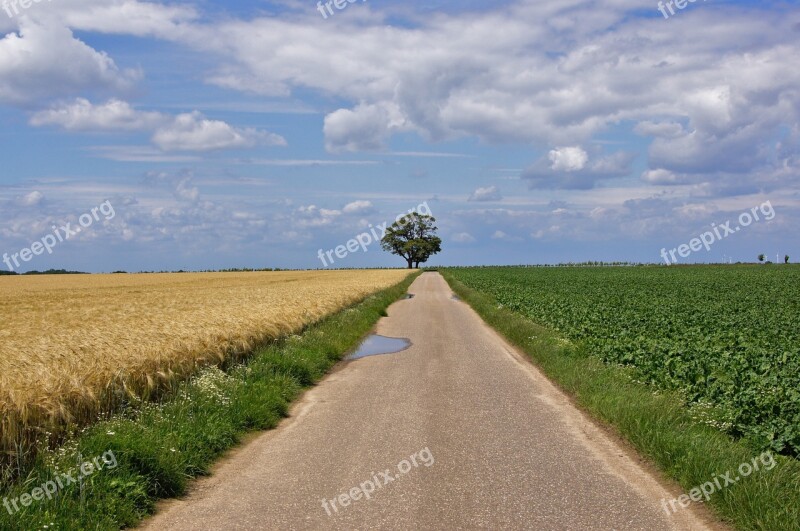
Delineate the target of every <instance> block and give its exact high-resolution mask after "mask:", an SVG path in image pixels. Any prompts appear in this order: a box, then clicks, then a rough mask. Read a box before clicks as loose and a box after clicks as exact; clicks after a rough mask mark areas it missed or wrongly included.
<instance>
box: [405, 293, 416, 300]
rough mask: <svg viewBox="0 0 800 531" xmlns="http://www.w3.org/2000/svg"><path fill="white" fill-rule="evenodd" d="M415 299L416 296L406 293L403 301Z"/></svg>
mask: <svg viewBox="0 0 800 531" xmlns="http://www.w3.org/2000/svg"><path fill="white" fill-rule="evenodd" d="M413 298H414V294H413V293H406V296H405V297H403V299H413Z"/></svg>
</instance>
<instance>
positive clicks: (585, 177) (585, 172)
mask: <svg viewBox="0 0 800 531" xmlns="http://www.w3.org/2000/svg"><path fill="white" fill-rule="evenodd" d="M554 153H555V154H556V155H554ZM633 159H634V155H633V154H632V153H628V152H625V151H617V152H615V153H612V154H610V155H606V156H603V155H601V154H598V155H597V156H596V157H595V158H594V159H591V158H590V157H589V154H588V153H586V152H585V151H584V150H583V149H580V148H577V149H574V148H561V149H558V150H552V151H550V153H549V154H548V156H547V158H546V159H545V158H544V157H542V158H540V159H539V160H538V161H536V162H535V163H533V164H532V165H531V166H529V167H528V168H526V169H525V170H524V171H523V172H522V174H521V175H520V178H521V179H523V180H525V181H527V182H528V185H529V186H530V187H531V188H536V189H551V190H587V189H590V188H594V187H595V186H596V185H597V183H599V182H601V181H603V180H609V179H615V178H619V177H625V176H627V175H629V174H630V172H631V163H632V162H633Z"/></svg>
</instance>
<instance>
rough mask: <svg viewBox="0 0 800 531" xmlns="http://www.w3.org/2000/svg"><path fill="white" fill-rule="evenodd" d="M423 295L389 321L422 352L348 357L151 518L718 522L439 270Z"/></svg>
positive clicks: (622, 525) (375, 524) (345, 525)
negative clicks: (276, 423) (694, 506)
mask: <svg viewBox="0 0 800 531" xmlns="http://www.w3.org/2000/svg"><path fill="white" fill-rule="evenodd" d="M410 292H411V293H415V294H416V297H415V298H413V299H410V300H404V301H400V302H398V303H396V304H394V305H393V306H392V307H391V308H390V309H389V317H387V318H384V319H382V320H381V322H380V323H379V326H378V332H379V333H381V334H384V335H387V336H392V337H406V338H409V339H411V341H412V342H413V346H412V347H411V348H409V349H408V350H405V351H403V352H399V353H396V354H390V355H384V356H374V357H369V358H363V359H359V360H355V361H352V362H346V363H344V364H342V365H341V366H340V367H339V368H338V369H337V370H336V371H335V372H334V373H333V374H331V375H330V376H329V377H328V378H326V379H325V381H323V382H322V383H321V384H320V385H319V386H317V387H315V388H314V389H312V390H311V391H309V392H308V393H307V394H306V395H305V397H304V398H303V400H302V401H301V402H300V403H299V404H298V405H297V406H296V407H295V408H294V409H293V414H292V417H291V418H289V419H287V420H285V421H284V422H283V423H282V424H281V426H280V427H279V428H278V429H276V430H273V431H271V432H267V433H265V434H262V435H259V436H258V437H257V438H255V439H253V440H252V441H250V442H249V443H248V444H247V445H245V446H244V447H242V448H241V449H239V450H237V451H236V452H235V453H234V454H233V455H231V456H230V457H229V458H228V459H226V460H225V461H224V462H223V463H222V464H221V465H220V466H218V467H217V469H216V470H215V473H214V475H213V476H212V477H210V478H207V479H203V480H201V481H200V482H198V484H197V486H196V488H194V489H193V491H192V493H191V494H190V495H189V496H188V497H186V498H185V499H183V500H179V501H173V502H168V503H167V504H165V505H163V506H162V507H161V510H160V512H159V514H158V515H157V516H156V517H155V518H153V519H151V520H150V521H148V522H146V524H145V527H146V528H148V529H154V530H155V529H158V530H163V529H185V530H198V529H370V528H375V529H377V528H382V529H468V528H469V529H475V528H484V529H501V528H512V529H537V530H551V529H552V530H556V529H558V530H562V529H574V530H585V529H607V530H624V529H625V530H627V529H642V530H644V529H646V530H648V531H656V530H667V529H692V530H701V529H710V527H707V526H706V525H704V524H703V522H702V521H701V520H700V517H698V516H697V515H696V514H694V513H693V512H692V510H689V509H682V510H681V511H680V512H679V513H678V514H675V515H673V516H667V515H666V514H665V513H664V511H663V509H662V506H661V499H662V498H665V497H668V498H670V499H671V498H673V497H675V496H676V495H678V494H680V492H677V491H675V490H674V489H673V490H672V492H671V493H669V492H667V490H665V488H664V487H662V486H661V485H660V484H659V483H658V482H657V481H656V480H655V479H654V478H653V476H652V475H650V474H649V473H648V472H646V471H645V470H644V469H643V468H642V467H641V466H640V465H639V464H638V462H637V460H636V458H635V456H631V455H630V454H629V453H628V452H627V451H626V450H625V449H623V448H622V447H621V446H620V445H618V444H616V443H615V442H614V441H612V440H611V439H610V438H609V437H608V436H606V435H605V434H604V432H602V431H601V430H600V429H598V428H597V427H596V426H595V425H594V424H593V423H591V422H590V421H588V420H587V419H586V418H585V417H584V416H583V415H582V414H581V413H580V412H578V411H577V410H576V409H575V408H574V407H572V406H571V405H570V403H569V402H568V400H567V399H566V398H565V397H564V396H563V395H562V394H561V393H560V392H559V391H558V390H556V389H555V388H554V386H553V385H552V384H550V383H549V382H548V381H547V380H546V379H545V378H544V377H543V376H542V375H541V374H540V373H539V372H538V371H537V370H536V369H535V368H533V366H531V365H530V364H529V363H528V362H527V361H525V360H523V358H522V357H521V356H520V355H519V354H517V353H516V352H515V351H514V350H513V349H512V348H511V347H509V346H508V345H507V344H506V343H505V342H504V341H503V340H502V339H501V338H500V337H499V336H498V335H497V334H496V333H495V332H494V331H493V330H491V329H490V328H489V327H488V326H487V325H486V324H485V323H484V322H483V321H482V320H481V319H480V318H479V317H478V316H477V314H475V313H474V312H473V311H472V309H470V308H469V307H468V306H467V305H465V304H464V303H461V302H458V301H455V300H453V299H452V298H451V291H450V289H449V287H448V286H447V283H446V282H445V281H444V279H443V278H442V277H441V276H440V275H439V274H438V273H425V274H423V275H422V276H421V277H420V278H418V279H417V280H416V281H415V282H414V284H413V285H412V287H411V289H410ZM412 456H413V457H412ZM353 488H358V489H359V490H354V491H352V492H351V489H353ZM362 488H363V490H361V489H362ZM373 489H374V492H372V493H370V495H369V499H367V498H366V497H365V494H364V493H365V491H370V490H373ZM342 493H348V494H347V497H340V495H341V494H342ZM351 494H352V498H351V497H350V495H351ZM323 500H327V501H326V502H325V504H323ZM331 500H333V501H331ZM326 505H327V507H326ZM329 513H330V515H329ZM713 528H715V529H716V528H717V526H716V525H714V527H713Z"/></svg>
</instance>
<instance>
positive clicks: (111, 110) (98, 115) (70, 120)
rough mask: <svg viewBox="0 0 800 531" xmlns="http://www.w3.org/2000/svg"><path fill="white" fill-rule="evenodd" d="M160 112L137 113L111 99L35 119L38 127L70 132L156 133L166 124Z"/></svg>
mask: <svg viewBox="0 0 800 531" xmlns="http://www.w3.org/2000/svg"><path fill="white" fill-rule="evenodd" d="M165 119H166V118H165V117H164V116H163V115H162V114H160V113H157V112H142V111H137V110H135V109H134V108H133V107H131V105H130V104H128V103H127V102H124V101H121V100H118V99H111V100H109V101H107V102H106V103H104V104H102V105H92V103H91V102H89V100H87V99H85V98H78V99H77V100H75V102H73V103H71V104H67V105H62V106H60V107H53V108H51V109H49V110H46V111H40V112H37V113H36V114H34V115H33V116H32V117H31V120H30V123H31V125H34V126H43V125H58V126H61V127H62V128H64V129H66V130H68V131H120V130H131V131H133V130H143V129H152V128H154V127H157V126H158V125H159V124H161V123H163V122H164V121H165Z"/></svg>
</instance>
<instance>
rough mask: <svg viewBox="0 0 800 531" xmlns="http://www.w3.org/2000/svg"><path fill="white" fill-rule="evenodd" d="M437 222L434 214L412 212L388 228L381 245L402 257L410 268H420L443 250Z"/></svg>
mask: <svg viewBox="0 0 800 531" xmlns="http://www.w3.org/2000/svg"><path fill="white" fill-rule="evenodd" d="M435 223H436V218H434V217H433V216H428V215H425V214H419V213H417V212H412V213H411V214H408V215H407V216H404V217H403V218H401V219H399V220H398V221H396V222H394V223H393V224H392V226H391V227H389V228H388V229H386V234H385V235H384V236H383V239H382V240H381V247H382V248H383V249H384V250H385V251H389V252H390V253H392V254H396V255H398V256H400V257H402V258H403V259H404V260H405V261H406V263H407V264H408V268H409V269H412V268H414V267H417V268H419V265H420V264H423V263H425V262H427V261H428V259H429V258H430V257H431V256H433V255H434V254H436V253H439V252H441V250H442V239H441V238H439V237H438V236H437V235H436V231H437V230H439V228H438V227H436V225H435Z"/></svg>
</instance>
